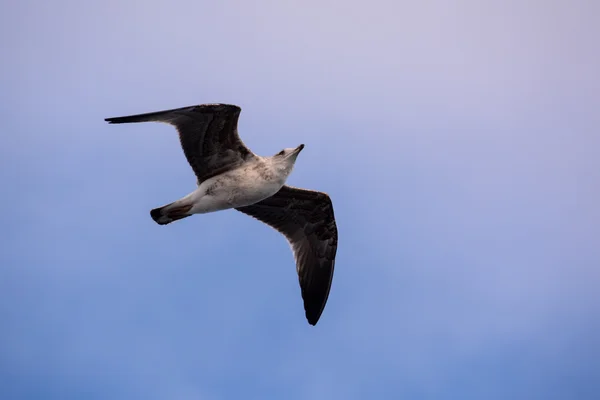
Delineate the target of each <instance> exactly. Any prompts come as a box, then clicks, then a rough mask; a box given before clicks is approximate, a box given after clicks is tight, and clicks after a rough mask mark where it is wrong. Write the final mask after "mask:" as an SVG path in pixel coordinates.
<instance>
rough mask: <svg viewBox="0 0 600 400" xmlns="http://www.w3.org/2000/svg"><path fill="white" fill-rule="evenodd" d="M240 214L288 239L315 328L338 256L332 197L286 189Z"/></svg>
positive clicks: (308, 317) (242, 209)
mask: <svg viewBox="0 0 600 400" xmlns="http://www.w3.org/2000/svg"><path fill="white" fill-rule="evenodd" d="M237 210H238V211H241V212H243V213H245V214H248V215H250V216H252V217H254V218H256V219H258V220H260V221H262V222H264V223H266V224H267V225H269V226H271V227H272V228H274V229H276V230H277V231H279V232H281V233H282V234H283V235H284V236H285V237H286V238H287V240H288V242H289V243H290V246H291V247H292V251H293V252H294V258H295V259H296V270H297V272H298V278H299V281H300V288H301V291H302V299H303V300H304V310H305V312H306V318H307V319H308V322H309V323H310V324H311V325H315V324H316V323H317V321H318V320H319V318H320V317H321V313H322V312H323V309H324V308H325V304H326V303H327V298H328V297H329V290H330V288H331V280H332V278H333V270H334V265H335V255H336V252H337V240H338V236H337V227H336V224H335V218H334V214H333V205H332V203H331V199H330V198H329V196H328V195H327V194H325V193H321V192H315V191H311V190H304V189H298V188H293V187H290V186H283V187H282V188H281V190H280V191H279V192H277V193H276V194H274V195H273V196H271V197H269V198H267V199H265V200H263V201H260V202H258V203H256V204H253V205H251V206H246V207H239V208H237Z"/></svg>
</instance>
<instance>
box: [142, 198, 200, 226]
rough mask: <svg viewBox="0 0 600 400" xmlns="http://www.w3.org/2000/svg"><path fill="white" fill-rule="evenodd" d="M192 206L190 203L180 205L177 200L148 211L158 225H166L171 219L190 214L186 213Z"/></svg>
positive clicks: (175, 219) (181, 217)
mask: <svg viewBox="0 0 600 400" xmlns="http://www.w3.org/2000/svg"><path fill="white" fill-rule="evenodd" d="M191 208H192V205H191V204H186V205H181V203H180V202H179V201H176V202H173V203H171V204H167V205H166V206H162V207H159V208H155V209H153V210H152V211H150V216H151V217H152V219H153V220H154V221H155V222H156V223H157V224H159V225H167V224H170V223H171V222H173V221H177V220H179V219H183V218H186V217H189V216H191V215H192V214H190V213H188V212H189V211H190V210H191Z"/></svg>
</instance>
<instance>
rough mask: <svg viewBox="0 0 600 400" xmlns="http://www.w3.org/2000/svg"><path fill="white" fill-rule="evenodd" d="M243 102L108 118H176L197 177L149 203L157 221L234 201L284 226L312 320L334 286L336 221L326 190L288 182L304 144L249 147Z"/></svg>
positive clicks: (172, 121) (118, 120) (227, 206)
mask: <svg viewBox="0 0 600 400" xmlns="http://www.w3.org/2000/svg"><path fill="white" fill-rule="evenodd" d="M239 113H240V108H239V107H237V106H233V105H227V104H204V105H199V106H192V107H184V108H178V109H173V110H166V111H159V112H154V113H146V114H138V115H131V116H126V117H117V118H107V119H106V121H108V122H110V123H128V122H145V121H156V122H165V123H169V124H171V125H174V126H175V127H176V128H177V130H178V131H179V138H180V141H181V145H182V148H183V151H184V153H185V156H186V158H187V160H188V162H189V163H190V165H191V167H192V169H193V170H194V172H195V173H196V176H197V178H198V180H197V188H196V189H195V190H194V191H193V192H191V193H190V194H188V195H187V196H185V197H183V198H181V199H179V200H177V201H175V202H173V203H170V204H167V205H165V206H162V207H159V208H155V209H153V210H151V211H150V215H151V216H152V219H154V221H156V222H157V223H158V224H160V225H166V224H169V223H171V222H173V221H176V220H179V219H182V218H186V217H189V216H191V215H193V214H204V213H209V212H215V211H220V210H226V209H230V208H235V209H236V210H238V211H241V212H243V213H245V214H248V215H250V216H252V217H254V218H256V219H258V220H260V221H262V222H264V223H266V224H268V225H270V226H271V227H273V228H275V229H277V230H278V231H279V232H281V233H283V234H284V235H285V237H286V238H287V240H288V241H289V243H290V245H291V247H292V250H293V252H294V257H295V258H296V269H297V272H298V275H299V278H300V286H301V289H302V297H303V299H304V308H305V311H306V317H307V319H308V322H309V323H310V324H312V325H314V324H316V323H317V321H318V320H319V317H320V316H321V313H322V311H323V308H324V307H325V303H326V302H327V298H328V296H329V290H330V287H331V279H332V278H333V269H334V264H335V254H336V251H337V227H336V224H335V219H334V216H333V207H332V204H331V200H330V199H329V196H327V195H326V194H325V193H321V192H315V191H310V190H304V189H297V188H292V187H290V186H286V185H285V183H286V180H287V178H288V176H289V175H290V173H291V172H292V169H293V167H294V163H295V162H296V158H297V157H298V154H299V153H300V151H302V149H303V148H304V145H300V146H298V147H296V148H287V149H284V150H282V151H280V152H279V153H277V154H275V155H274V156H272V157H261V156H258V155H256V154H254V153H252V152H251V151H250V150H249V149H248V148H247V147H246V146H245V145H244V144H243V143H242V141H241V140H240V138H239V136H238V134H237V119H238V117H239Z"/></svg>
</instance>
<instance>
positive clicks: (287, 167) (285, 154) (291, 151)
mask: <svg viewBox="0 0 600 400" xmlns="http://www.w3.org/2000/svg"><path fill="white" fill-rule="evenodd" d="M303 148H304V145H303V144H301V145H300V146H298V147H295V148H291V147H290V148H287V149H283V150H281V151H280V152H279V153H277V154H275V155H274V156H273V158H272V160H273V164H275V165H276V166H277V168H278V169H280V170H283V171H285V172H286V173H287V174H288V175H289V174H290V173H291V172H292V169H293V168H294V163H295V162H296V158H297V157H298V154H300V152H301V151H302V149H303Z"/></svg>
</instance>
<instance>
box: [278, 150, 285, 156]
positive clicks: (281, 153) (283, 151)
mask: <svg viewBox="0 0 600 400" xmlns="http://www.w3.org/2000/svg"><path fill="white" fill-rule="evenodd" d="M284 153H285V150H281V151H280V152H279V153H277V155H278V156H282V155H283V154H284Z"/></svg>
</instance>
